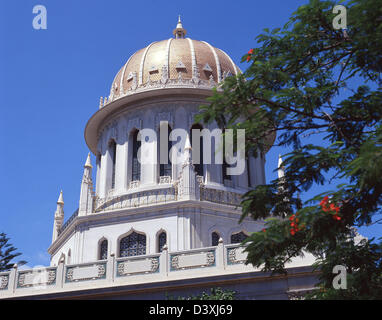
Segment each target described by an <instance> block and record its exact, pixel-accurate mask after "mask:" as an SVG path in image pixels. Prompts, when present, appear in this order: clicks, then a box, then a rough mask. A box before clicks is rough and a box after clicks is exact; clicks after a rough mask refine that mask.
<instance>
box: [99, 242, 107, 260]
mask: <svg viewBox="0 0 382 320" xmlns="http://www.w3.org/2000/svg"><path fill="white" fill-rule="evenodd" d="M106 259H107V240H106V239H105V240H102V242H101V243H100V245H99V260H106Z"/></svg>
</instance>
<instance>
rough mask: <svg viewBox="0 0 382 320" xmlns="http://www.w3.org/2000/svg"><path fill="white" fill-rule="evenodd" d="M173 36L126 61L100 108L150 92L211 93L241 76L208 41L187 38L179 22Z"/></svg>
mask: <svg viewBox="0 0 382 320" xmlns="http://www.w3.org/2000/svg"><path fill="white" fill-rule="evenodd" d="M173 34H174V36H175V37H174V38H170V39H168V40H162V41H156V42H153V43H151V44H150V45H148V46H147V47H145V48H143V49H140V50H138V51H137V52H136V53H134V54H133V55H132V56H131V57H130V58H129V59H128V60H127V62H126V64H125V65H124V66H123V67H122V68H121V69H120V70H119V72H118V73H117V75H116V77H115V78H114V81H113V84H112V86H111V90H110V96H109V97H108V98H106V101H102V102H101V104H102V105H101V107H102V106H104V105H105V104H108V103H110V102H112V101H114V100H116V99H118V98H120V97H123V96H126V95H129V94H133V93H136V92H140V91H144V90H147V89H158V88H164V87H166V88H168V87H194V88H195V87H201V88H203V87H204V88H206V89H211V88H212V87H215V86H216V85H217V84H218V83H220V82H222V80H224V78H225V77H227V76H230V75H237V74H238V72H240V70H239V68H238V67H237V66H236V65H235V64H234V63H233V61H232V59H231V58H230V57H229V56H228V55H227V54H226V53H225V52H224V51H223V50H221V49H218V48H215V47H213V46H211V45H210V44H209V43H207V42H205V41H199V40H192V39H190V38H185V35H186V30H185V29H183V26H182V23H181V21H180V19H179V22H178V25H177V28H176V29H175V30H174V31H173Z"/></svg>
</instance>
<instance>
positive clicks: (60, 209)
mask: <svg viewBox="0 0 382 320" xmlns="http://www.w3.org/2000/svg"><path fill="white" fill-rule="evenodd" d="M63 222H64V196H63V193H62V190H61V192H60V196H59V197H58V200H57V209H56V212H55V213H54V223H53V237H52V243H53V242H54V241H56V239H57V237H58V234H59V232H60V229H61V226H62V223H63Z"/></svg>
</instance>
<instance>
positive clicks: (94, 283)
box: [0, 242, 314, 298]
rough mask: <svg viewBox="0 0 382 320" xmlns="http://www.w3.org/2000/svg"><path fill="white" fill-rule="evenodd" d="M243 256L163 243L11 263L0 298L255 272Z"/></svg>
mask: <svg viewBox="0 0 382 320" xmlns="http://www.w3.org/2000/svg"><path fill="white" fill-rule="evenodd" d="M246 257H247V253H246V252H245V251H244V247H242V246H240V244H230V245H223V243H222V242H220V243H219V244H218V245H217V246H215V247H206V248H198V249H192V250H186V251H176V252H168V249H167V246H165V247H164V248H163V251H162V252H161V253H156V254H150V255H141V256H133V257H125V258H115V256H114V254H111V255H110V256H109V257H108V259H107V260H99V261H94V262H90V263H82V264H72V265H65V263H64V259H62V260H61V261H60V263H59V264H58V266H52V267H47V268H39V269H30V270H18V269H17V266H15V267H14V268H13V269H12V270H11V271H10V272H3V273H0V298H10V297H18V296H19V297H20V296H31V295H36V294H37V295H38V294H45V293H59V292H61V291H66V292H67V291H68V290H69V291H76V290H81V289H84V288H87V289H89V288H92V289H97V288H104V287H108V286H116V285H127V284H132V283H135V284H137V283H150V282H153V281H165V280H170V279H187V278H195V275H197V276H200V277H203V275H205V276H211V275H215V276H220V275H227V274H231V273H234V274H237V273H246V272H254V271H260V269H256V268H254V267H253V266H252V265H245V261H246ZM313 262H314V259H312V256H310V255H306V257H305V259H302V258H294V259H292V262H290V263H289V265H288V266H287V267H288V268H291V267H307V266H310V265H311V264H312V263H313Z"/></svg>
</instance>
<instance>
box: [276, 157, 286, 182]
mask: <svg viewBox="0 0 382 320" xmlns="http://www.w3.org/2000/svg"><path fill="white" fill-rule="evenodd" d="M277 167H278V170H277V174H278V176H279V179H280V180H281V179H282V178H284V176H285V170H284V166H283V159H282V158H281V154H279V163H278V166H277Z"/></svg>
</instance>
